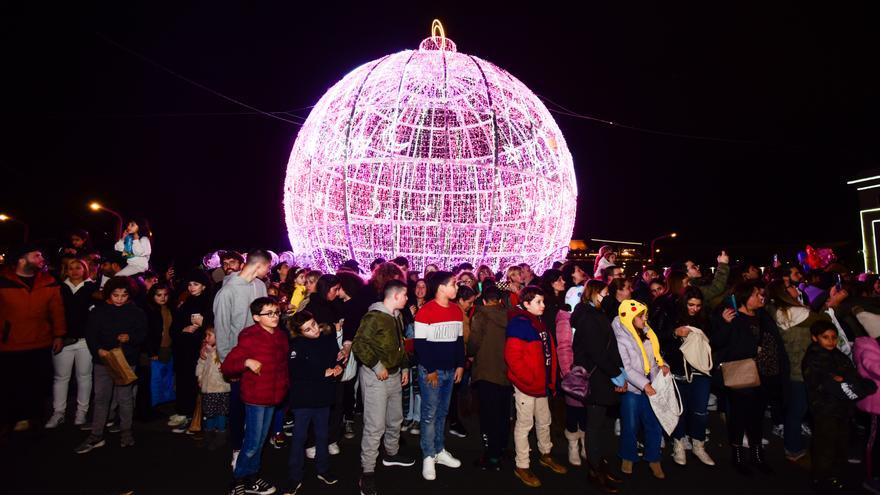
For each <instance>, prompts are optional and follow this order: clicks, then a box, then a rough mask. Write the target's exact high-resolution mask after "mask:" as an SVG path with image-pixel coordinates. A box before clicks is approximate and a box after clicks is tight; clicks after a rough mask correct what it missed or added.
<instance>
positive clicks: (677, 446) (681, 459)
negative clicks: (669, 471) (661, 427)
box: [672, 439, 687, 466]
mask: <svg viewBox="0 0 880 495" xmlns="http://www.w3.org/2000/svg"><path fill="white" fill-rule="evenodd" d="M672 460H673V461H675V463H676V464H678V465H679V466H684V465H685V464H687V454H686V453H685V450H684V442H683V441H681V440H676V439H673V440H672Z"/></svg>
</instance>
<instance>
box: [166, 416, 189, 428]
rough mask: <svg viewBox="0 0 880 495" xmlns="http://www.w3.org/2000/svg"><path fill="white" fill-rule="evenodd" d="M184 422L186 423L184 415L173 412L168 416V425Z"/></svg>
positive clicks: (177, 424)
mask: <svg viewBox="0 0 880 495" xmlns="http://www.w3.org/2000/svg"><path fill="white" fill-rule="evenodd" d="M184 423H186V416H181V415H180V414H173V415H171V417H169V418H168V426H180V425H182V424H184Z"/></svg>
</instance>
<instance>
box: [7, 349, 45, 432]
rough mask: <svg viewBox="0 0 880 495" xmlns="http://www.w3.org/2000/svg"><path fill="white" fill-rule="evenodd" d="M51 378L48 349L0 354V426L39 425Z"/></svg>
mask: <svg viewBox="0 0 880 495" xmlns="http://www.w3.org/2000/svg"><path fill="white" fill-rule="evenodd" d="M53 375H54V369H53V368H52V349H51V348H46V349H34V350H31V351H16V352H0V397H2V399H0V424H6V425H11V424H13V423H16V422H17V421H21V420H23V419H29V420H36V421H40V422H42V421H43V420H44V419H45V418H44V417H43V416H44V413H45V409H46V403H47V400H48V398H49V397H51V395H52V379H53Z"/></svg>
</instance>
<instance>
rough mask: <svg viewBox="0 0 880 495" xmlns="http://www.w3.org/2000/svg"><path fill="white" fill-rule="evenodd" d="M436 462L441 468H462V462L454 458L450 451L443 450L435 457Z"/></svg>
mask: <svg viewBox="0 0 880 495" xmlns="http://www.w3.org/2000/svg"><path fill="white" fill-rule="evenodd" d="M434 462H436V463H437V464H440V465H441V466H446V467H451V468H457V467H461V461H459V460H458V459H456V458H455V457H452V454H450V453H449V451H448V450H446V449H443V450H441V451H440V452H438V453H437V455H436V456H434Z"/></svg>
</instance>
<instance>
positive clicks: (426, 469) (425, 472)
mask: <svg viewBox="0 0 880 495" xmlns="http://www.w3.org/2000/svg"><path fill="white" fill-rule="evenodd" d="M422 478H425V479H426V480H428V481H434V480H435V479H437V470H436V469H434V458H433V457H425V458H424V459H422Z"/></svg>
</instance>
